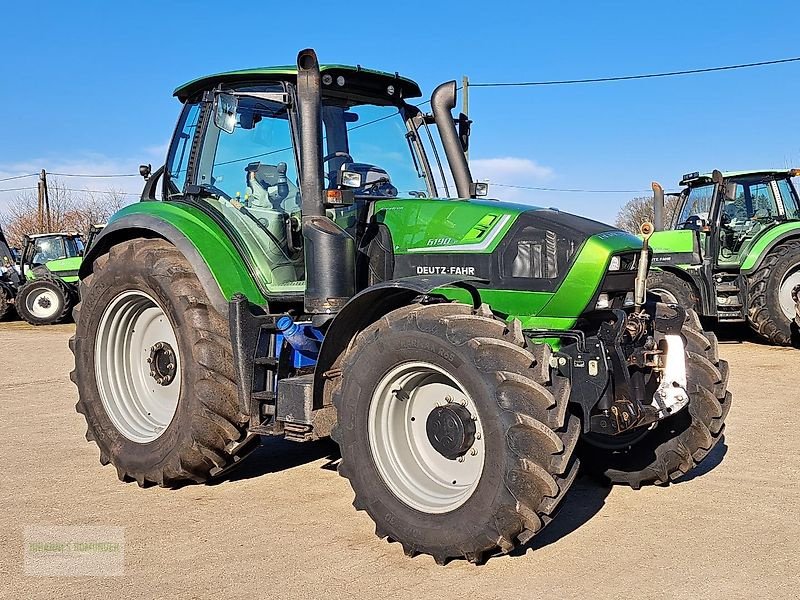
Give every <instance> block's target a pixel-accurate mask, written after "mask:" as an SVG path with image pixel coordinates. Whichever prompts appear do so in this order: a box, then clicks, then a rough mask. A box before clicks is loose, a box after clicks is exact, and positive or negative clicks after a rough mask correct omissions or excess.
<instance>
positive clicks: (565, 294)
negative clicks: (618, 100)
mask: <svg viewBox="0 0 800 600" xmlns="http://www.w3.org/2000/svg"><path fill="white" fill-rule="evenodd" d="M175 95H176V96H177V97H178V98H179V100H180V101H181V102H182V103H183V110H182V112H181V116H180V118H179V120H178V124H177V127H176V130H175V134H174V135H173V138H172V142H171V144H170V148H169V151H168V155H167V159H166V164H165V166H164V167H162V168H160V169H157V170H156V171H155V172H153V173H149V169H147V168H145V169H143V171H144V174H145V175H147V176H148V179H147V183H146V185H145V189H144V191H143V194H142V202H139V203H137V204H135V205H131V206H128V207H126V208H124V209H122V210H121V211H119V212H118V213H117V214H115V215H114V216H113V217H112V218H111V219H110V221H109V223H108V225H107V226H106V228H105V230H104V231H103V232H102V233H101V234H100V235H99V236H98V238H97V241H96V242H95V243H94V245H93V246H92V248H91V249H90V250H89V251H88V253H87V255H86V257H85V259H84V262H83V264H82V265H81V268H80V279H81V281H80V303H79V304H78V306H77V307H76V308H75V318H76V321H77V330H76V334H75V336H74V337H73V338H72V340H71V342H70V346H71V348H72V351H73V353H74V355H75V370H74V371H73V373H72V380H73V381H74V382H75V384H76V385H77V387H78V391H79V400H78V403H77V406H76V408H77V410H78V412H80V413H81V414H83V415H84V416H85V418H86V422H87V424H88V431H87V434H86V437H87V439H88V440H90V441H94V442H95V443H96V444H97V445H98V446H99V449H100V462H101V463H102V464H108V463H111V464H112V465H114V467H115V468H116V470H117V474H118V476H119V478H120V479H121V480H122V481H136V482H137V483H138V484H139V485H140V486H147V485H152V484H157V485H161V486H167V487H170V486H178V485H182V484H184V483H186V482H205V481H208V480H209V479H211V478H213V477H215V476H219V475H220V474H221V473H224V472H225V471H226V470H228V469H230V468H231V467H233V466H234V465H236V464H237V463H239V462H240V461H241V460H242V458H243V457H244V456H245V455H246V454H247V453H248V451H250V450H251V449H252V448H253V447H254V445H256V444H258V442H259V436H263V435H272V436H283V437H284V438H286V439H288V440H293V441H297V442H304V441H308V440H315V439H318V438H323V437H326V436H329V435H331V436H332V437H333V439H334V440H335V441H336V442H337V443H338V445H339V448H340V449H341V454H342V460H341V463H340V465H339V473H340V474H341V475H342V476H344V477H346V478H347V479H348V480H349V482H350V484H351V486H352V488H353V490H354V492H355V500H354V502H353V504H354V506H355V507H356V509H358V510H364V511H366V512H367V513H368V514H369V515H370V517H371V518H372V519H373V520H374V522H375V526H376V533H377V535H378V536H380V537H386V538H389V539H390V540H392V541H397V542H399V543H401V544H402V547H403V549H404V550H405V552H406V553H407V554H408V555H414V554H417V553H426V554H430V555H432V556H433V557H434V558H435V560H436V561H437V562H438V563H445V562H447V561H448V560H449V559H452V558H466V559H468V560H470V561H474V562H480V561H482V560H484V559H485V558H487V557H488V556H490V555H491V554H493V553H497V552H509V551H510V550H512V549H513V548H514V547H515V546H516V545H517V544H520V543H525V542H527V541H528V540H529V539H530V538H531V537H533V536H534V535H535V534H536V533H537V532H539V531H540V530H541V529H542V528H543V527H544V526H545V525H546V524H548V523H549V522H550V521H551V520H552V519H553V518H554V517H555V516H556V511H557V509H558V507H559V505H560V503H561V501H562V500H563V498H564V496H565V494H566V493H567V491H568V489H569V488H570V485H571V484H572V483H573V480H574V479H575V477H576V474H577V472H578V454H579V453H580V454H582V456H583V457H584V464H585V465H586V468H588V469H590V470H591V471H592V472H593V473H595V474H596V475H598V476H600V477H604V478H606V479H610V480H611V481H612V482H619V483H624V484H628V485H631V486H633V487H635V488H638V487H639V486H641V485H642V484H647V483H657V484H667V483H669V482H671V481H672V480H674V479H676V478H679V477H681V476H682V475H683V474H685V473H687V472H689V471H690V470H691V469H692V468H694V466H695V465H696V464H697V463H698V462H700V461H701V460H703V458H704V457H706V456H707V455H708V454H709V452H710V451H711V449H712V448H713V447H714V445H715V444H717V443H718V442H719V441H720V439H721V437H722V433H723V429H724V421H725V417H726V414H727V413H728V410H729V408H730V404H731V397H730V394H729V393H728V392H727V390H726V386H727V379H728V367H727V364H726V362H725V361H723V360H720V359H719V357H718V355H717V344H716V340H715V338H714V336H713V334H706V333H704V332H703V331H702V330H701V328H700V324H699V321H698V319H697V316H696V315H695V314H694V313H693V312H689V311H684V310H683V309H682V308H681V307H679V306H668V305H666V304H662V303H658V302H656V301H655V297H654V296H652V295H651V296H648V295H647V294H646V292H645V288H644V284H645V280H646V276H647V268H648V252H649V251H648V249H647V246H646V243H644V244H643V242H642V241H641V240H639V239H638V238H637V237H635V236H633V235H630V234H628V233H625V232H623V231H619V230H615V229H613V228H612V227H610V226H608V225H603V224H601V223H597V222H595V221H590V220H588V219H584V218H581V217H578V216H574V215H570V214H566V213H562V212H559V211H557V210H554V209H539V208H534V207H532V206H528V205H519V204H507V203H502V202H498V201H495V200H486V199H479V198H478V196H479V195H481V194H485V192H486V187H485V185H484V184H476V183H475V182H473V180H472V177H471V175H470V170H469V167H468V163H467V161H466V158H465V152H464V150H465V147H466V145H467V140H468V135H467V134H468V130H469V122H468V120H467V119H466V117H465V116H463V115H462V116H460V117H458V118H456V119H454V118H453V115H452V112H451V111H452V109H453V108H454V106H455V102H456V84H455V82H447V83H444V84H442V85H440V86H439V87H437V88H436V90H435V91H434V92H433V95H432V97H431V108H432V114H425V113H423V112H422V111H420V109H419V108H418V107H417V106H415V105H414V104H411V103H409V101H410V100H412V99H414V98H418V97H419V96H420V95H421V92H420V89H419V87H418V86H417V84H416V83H414V82H413V81H411V80H409V79H406V78H404V77H400V76H399V75H397V74H394V73H384V72H379V71H372V70H368V69H364V68H362V67H348V66H342V65H323V66H320V65H319V64H318V62H317V58H316V54H315V53H314V52H313V51H312V50H304V51H302V52H300V54H299V55H298V60H297V66H296V67H295V66H292V67H274V68H261V69H253V70H242V71H236V72H231V73H223V74H219V75H212V76H209V77H204V78H202V79H198V80H196V81H193V82H191V83H188V84H186V85H184V86H182V87H180V88H178V89H177V90H176V92H175ZM440 149H441V150H442V151H440ZM442 156H443V157H445V158H446V164H442V162H441V161H440V160H439V157H442ZM448 172H449V174H448ZM452 185H454V186H455V190H454V191H455V195H457V196H458V198H457V199H456V198H449V197H447V196H449V195H451V194H450V193H448V190H449V188H450V187H451V186H452ZM637 282H638V283H637Z"/></svg>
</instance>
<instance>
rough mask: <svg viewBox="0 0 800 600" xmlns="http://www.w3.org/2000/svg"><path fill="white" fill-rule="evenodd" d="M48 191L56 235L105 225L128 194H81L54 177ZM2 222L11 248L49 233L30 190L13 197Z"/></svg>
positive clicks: (49, 182) (50, 181)
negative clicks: (24, 239) (24, 237)
mask: <svg viewBox="0 0 800 600" xmlns="http://www.w3.org/2000/svg"><path fill="white" fill-rule="evenodd" d="M47 189H48V195H49V199H50V215H51V220H52V230H53V231H54V232H58V231H75V232H78V233H85V232H86V231H87V230H88V229H89V227H90V226H91V225H93V224H95V223H103V222H104V221H106V220H107V219H108V217H110V216H111V215H112V214H113V213H115V212H116V211H117V210H119V209H120V208H122V206H124V205H125V194H124V193H122V192H119V191H109V192H103V193H96V192H78V191H74V190H70V189H68V188H67V187H66V186H65V185H64V184H63V183H62V182H60V181H59V180H58V179H55V178H53V179H50V180H49V181H48V186H47ZM0 222H2V223H3V230H4V231H5V234H6V238H8V243H9V244H11V245H12V246H19V245H20V244H21V243H22V238H23V236H25V235H30V234H34V233H49V232H46V231H42V229H41V226H40V220H39V209H38V199H37V196H36V193H35V192H31V191H26V192H24V193H21V194H19V195H18V196H17V197H16V198H14V200H12V201H11V202H10V204H9V205H8V207H7V209H6V210H5V211H3V212H2V213H0Z"/></svg>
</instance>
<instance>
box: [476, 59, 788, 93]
mask: <svg viewBox="0 0 800 600" xmlns="http://www.w3.org/2000/svg"><path fill="white" fill-rule="evenodd" d="M793 62H800V56H797V57H793V58H781V59H778V60H764V61H760V62H752V63H742V64H738V65H726V66H724V67H708V68H704V69H687V70H685V71H667V72H664V73H645V74H641V75H621V76H615V77H594V78H589V79H561V80H554V81H502V82H494V83H470V84H469V87H523V86H542V85H572V84H576V83H604V82H609V81H631V80H634V79H655V78H657V77H677V76H680V75H696V74H698V73H715V72H718V71H733V70H735V69H749V68H753V67H766V66H769V65H780V64H785V63H793Z"/></svg>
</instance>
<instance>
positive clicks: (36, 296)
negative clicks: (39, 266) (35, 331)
mask: <svg viewBox="0 0 800 600" xmlns="http://www.w3.org/2000/svg"><path fill="white" fill-rule="evenodd" d="M73 297H74V294H73V292H72V289H71V288H70V286H69V285H67V284H65V283H64V282H62V281H60V280H57V279H50V278H37V279H33V280H31V281H28V282H26V283H24V284H22V286H21V287H20V288H19V290H18V291H17V297H16V299H15V300H14V303H15V305H16V308H17V313H18V314H19V316H20V317H21V318H22V319H24V320H25V321H27V322H28V323H30V324H31V325H52V324H54V323H61V322H62V321H65V320H67V319H68V318H69V316H70V311H71V310H72V306H73Z"/></svg>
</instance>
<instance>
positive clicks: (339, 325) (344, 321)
mask: <svg viewBox="0 0 800 600" xmlns="http://www.w3.org/2000/svg"><path fill="white" fill-rule="evenodd" d="M472 283H486V280H484V279H480V278H478V277H471V276H467V275H421V276H415V277H402V278H399V279H390V280H388V281H382V282H381V283H378V284H376V285H373V286H370V287H368V288H367V289H365V290H363V291H361V292H359V293H358V294H356V295H355V296H353V297H352V298H351V299H350V300H349V301H348V303H347V304H345V305H344V307H343V308H342V309H341V310H340V311H339V312H338V314H337V315H336V317H335V318H334V319H333V322H332V323H331V324H330V326H329V327H328V329H327V331H326V332H325V339H324V340H323V342H322V347H321V348H320V351H319V356H318V357H317V366H316V369H315V373H314V408H321V407H322V406H323V405H324V400H323V387H324V382H325V373H327V372H328V371H329V370H330V369H331V367H333V364H334V363H335V362H336V359H337V358H338V357H339V356H340V355H341V354H342V352H344V351H345V350H346V349H347V346H349V345H350V341H351V340H352V339H353V337H355V335H356V334H357V333H358V332H359V331H361V330H362V329H364V328H366V327H368V326H369V325H371V324H372V323H374V322H375V321H377V320H378V319H380V318H381V317H382V316H383V315H385V314H387V313H389V312H391V311H393V310H396V309H398V308H400V307H402V306H407V305H409V304H411V303H412V302H413V301H414V299H415V298H416V297H417V296H421V295H425V294H430V293H431V292H433V291H434V290H436V289H438V288H442V287H460V288H463V289H466V290H467V291H468V292H469V294H470V297H471V298H472V302H473V304H474V306H475V307H476V308H477V306H478V305H479V304H480V302H481V297H480V293H479V292H478V290H477V289H476V288H475V287H474V286H473V285H471V284H472Z"/></svg>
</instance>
